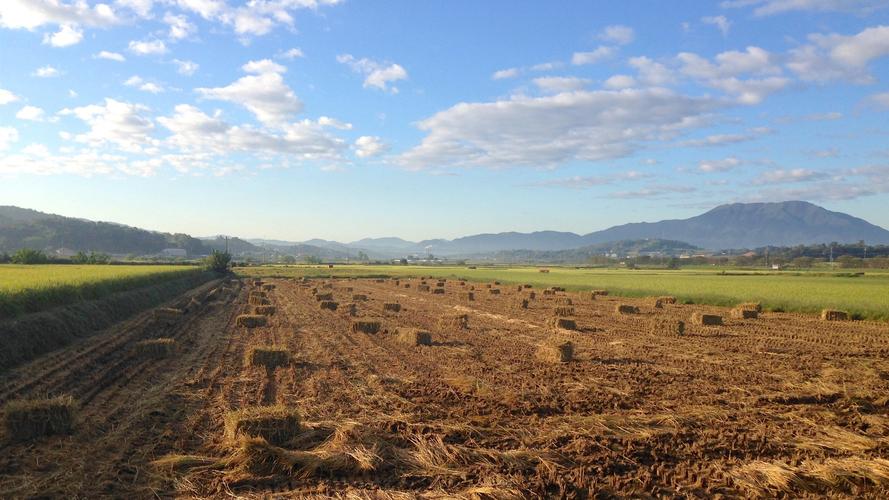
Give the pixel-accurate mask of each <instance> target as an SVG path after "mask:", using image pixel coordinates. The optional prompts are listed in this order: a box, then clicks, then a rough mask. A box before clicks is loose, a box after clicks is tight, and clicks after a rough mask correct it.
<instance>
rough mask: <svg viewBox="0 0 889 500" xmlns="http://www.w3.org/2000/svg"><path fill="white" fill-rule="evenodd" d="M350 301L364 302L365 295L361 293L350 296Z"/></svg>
mask: <svg viewBox="0 0 889 500" xmlns="http://www.w3.org/2000/svg"><path fill="white" fill-rule="evenodd" d="M352 300H353V301H355V302H364V301H365V300H367V295H364V294H363V293H356V294H355V295H353V296H352Z"/></svg>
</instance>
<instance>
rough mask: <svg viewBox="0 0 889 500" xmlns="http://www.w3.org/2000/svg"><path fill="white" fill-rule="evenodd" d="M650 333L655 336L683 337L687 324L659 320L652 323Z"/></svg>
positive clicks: (678, 321) (670, 320)
mask: <svg viewBox="0 0 889 500" xmlns="http://www.w3.org/2000/svg"><path fill="white" fill-rule="evenodd" d="M650 332H651V333H652V334H653V335H663V334H669V335H683V334H685V322H684V321H681V320H677V319H664V318H657V319H654V320H652V321H651V328H650Z"/></svg>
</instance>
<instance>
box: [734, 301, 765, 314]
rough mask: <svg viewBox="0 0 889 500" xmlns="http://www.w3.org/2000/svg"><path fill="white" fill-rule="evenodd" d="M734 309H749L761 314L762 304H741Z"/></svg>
mask: <svg viewBox="0 0 889 500" xmlns="http://www.w3.org/2000/svg"><path fill="white" fill-rule="evenodd" d="M735 307H737V308H738V309H750V310H753V311H756V312H758V313H761V312H762V304H761V303H759V302H743V303H741V304H738V305H737V306H735Z"/></svg>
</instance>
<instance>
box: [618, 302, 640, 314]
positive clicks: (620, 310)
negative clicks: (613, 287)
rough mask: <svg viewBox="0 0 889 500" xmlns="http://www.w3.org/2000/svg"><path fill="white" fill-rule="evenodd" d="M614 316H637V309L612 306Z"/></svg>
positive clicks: (623, 305)
mask: <svg viewBox="0 0 889 500" xmlns="http://www.w3.org/2000/svg"><path fill="white" fill-rule="evenodd" d="M614 312H615V314H639V308H638V307H636V306H632V305H630V304H617V305H616V306H614Z"/></svg>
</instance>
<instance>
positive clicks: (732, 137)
mask: <svg viewBox="0 0 889 500" xmlns="http://www.w3.org/2000/svg"><path fill="white" fill-rule="evenodd" d="M772 132H773V131H772V129H769V128H766V127H758V128H752V129H750V130H749V131H747V133H745V134H712V135H708V136H706V137H703V138H700V139H689V140H686V141H682V142H680V143H679V146H682V147H693V148H694V147H712V146H726V145H728V144H737V143H740V142H748V141H752V140H754V139H756V138H758V137H761V136H763V135H767V134H771V133H772Z"/></svg>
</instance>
